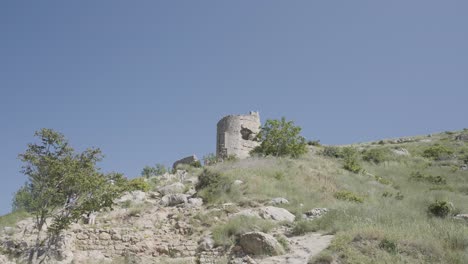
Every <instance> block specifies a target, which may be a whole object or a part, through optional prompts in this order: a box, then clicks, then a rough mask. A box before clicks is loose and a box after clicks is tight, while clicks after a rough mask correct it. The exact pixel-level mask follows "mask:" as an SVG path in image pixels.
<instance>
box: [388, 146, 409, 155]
mask: <svg viewBox="0 0 468 264" xmlns="http://www.w3.org/2000/svg"><path fill="white" fill-rule="evenodd" d="M392 152H393V153H394V154H395V155H398V156H409V155H410V153H409V151H408V150H407V149H405V148H397V149H392Z"/></svg>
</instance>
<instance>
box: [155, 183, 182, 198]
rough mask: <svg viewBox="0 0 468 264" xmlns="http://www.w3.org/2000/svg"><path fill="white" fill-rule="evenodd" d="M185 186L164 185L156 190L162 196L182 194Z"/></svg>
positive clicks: (176, 184)
mask: <svg viewBox="0 0 468 264" xmlns="http://www.w3.org/2000/svg"><path fill="white" fill-rule="evenodd" d="M184 190H185V185H184V184H183V183H180V182H176V183H173V184H169V185H166V186H164V187H161V188H159V189H158V192H159V193H161V194H162V195H167V194H174V193H184Z"/></svg>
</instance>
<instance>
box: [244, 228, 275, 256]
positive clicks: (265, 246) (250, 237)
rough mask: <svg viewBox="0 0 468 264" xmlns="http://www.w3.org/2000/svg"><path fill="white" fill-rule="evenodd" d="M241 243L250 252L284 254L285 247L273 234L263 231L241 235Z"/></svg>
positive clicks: (270, 254)
mask: <svg viewBox="0 0 468 264" xmlns="http://www.w3.org/2000/svg"><path fill="white" fill-rule="evenodd" d="M239 245H240V246H241V247H242V249H244V251H245V252H246V253H248V254H252V255H259V256H261V255H268V256H277V255H281V254H284V249H283V247H282V246H281V245H280V243H278V241H277V240H276V239H275V238H274V237H273V236H271V235H269V234H266V233H263V232H249V233H245V234H243V235H241V236H240V238H239Z"/></svg>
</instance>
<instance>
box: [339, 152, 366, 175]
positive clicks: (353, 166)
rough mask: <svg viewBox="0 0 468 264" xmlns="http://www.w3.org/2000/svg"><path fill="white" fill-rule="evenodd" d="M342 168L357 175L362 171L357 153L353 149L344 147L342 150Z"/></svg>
mask: <svg viewBox="0 0 468 264" xmlns="http://www.w3.org/2000/svg"><path fill="white" fill-rule="evenodd" d="M342 155H343V161H344V165H343V168H344V169H345V170H348V171H350V172H354V173H358V172H360V171H362V167H361V164H360V163H359V153H358V151H357V150H356V149H355V148H353V147H345V148H343V149H342Z"/></svg>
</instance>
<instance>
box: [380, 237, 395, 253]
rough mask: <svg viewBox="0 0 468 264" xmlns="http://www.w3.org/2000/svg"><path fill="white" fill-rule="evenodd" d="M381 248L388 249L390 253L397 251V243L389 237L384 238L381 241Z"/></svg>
mask: <svg viewBox="0 0 468 264" xmlns="http://www.w3.org/2000/svg"><path fill="white" fill-rule="evenodd" d="M379 248H380V249H383V250H385V251H387V252H388V253H392V254H395V253H397V243H396V242H395V241H392V240H389V239H387V238H384V239H383V240H382V241H380V243H379Z"/></svg>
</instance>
